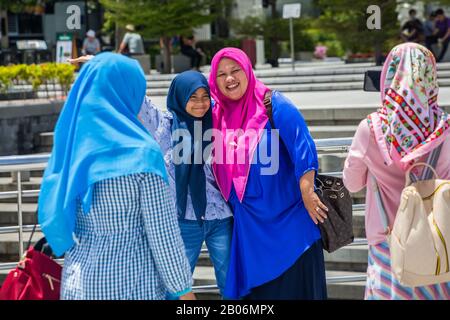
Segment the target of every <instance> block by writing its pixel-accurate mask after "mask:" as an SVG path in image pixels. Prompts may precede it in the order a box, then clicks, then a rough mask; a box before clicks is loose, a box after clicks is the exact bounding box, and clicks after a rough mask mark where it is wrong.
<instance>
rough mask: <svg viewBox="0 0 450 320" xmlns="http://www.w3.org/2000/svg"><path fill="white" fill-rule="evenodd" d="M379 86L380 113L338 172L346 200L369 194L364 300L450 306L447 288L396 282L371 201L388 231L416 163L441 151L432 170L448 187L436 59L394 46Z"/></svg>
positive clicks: (364, 125) (448, 125) (447, 119)
mask: <svg viewBox="0 0 450 320" xmlns="http://www.w3.org/2000/svg"><path fill="white" fill-rule="evenodd" d="M411 84H412V85H411ZM380 85H381V90H380V91H381V107H380V108H379V109H378V111H377V112H374V113H372V114H370V115H369V116H368V118H366V119H363V120H362V121H361V123H360V124H359V126H358V129H357V130H356V133H355V137H354V138H353V142H352V145H351V148H350V151H349V154H348V157H347V159H346V161H345V166H344V172H343V179H344V184H345V186H346V187H347V189H348V190H349V191H350V192H359V191H360V190H362V189H363V188H364V187H366V188H367V189H366V212H365V217H366V219H365V220H366V234H367V241H368V243H369V260H368V268H367V283H366V292H365V299H368V300H380V299H383V300H384V299H386V300H391V299H395V300H397V299H404V300H416V299H418V300H419V299H420V300H425V299H430V300H431V299H443V300H449V299H450V283H440V284H436V285H428V286H423V287H406V286H403V285H401V284H400V283H399V281H398V280H397V279H396V278H395V277H394V275H393V273H392V271H391V258H390V249H389V244H388V242H387V240H386V230H385V227H384V226H383V223H382V221H383V220H382V217H381V212H380V210H379V205H378V202H377V196H376V195H375V190H376V189H375V188H378V189H379V192H380V196H381V199H382V202H383V205H384V209H385V211H386V215H387V218H388V226H389V228H390V230H392V227H393V224H394V220H395V215H396V213H397V210H398V207H399V204H400V197H401V193H402V190H403V188H404V187H405V172H406V171H407V170H408V169H409V168H410V167H411V166H412V165H413V164H414V163H417V162H427V159H428V157H429V154H430V153H431V152H432V151H433V150H435V149H436V148H438V147H439V146H442V149H441V154H440V157H439V158H438V161H437V165H436V167H435V169H436V171H437V174H438V176H439V177H440V178H441V179H450V157H449V156H448V155H449V154H450V115H449V114H448V113H446V112H445V111H444V110H443V109H442V108H441V107H439V105H438V103H437V100H438V99H437V98H438V91H439V88H438V82H437V72H436V62H435V59H434V56H433V54H432V53H431V52H430V51H429V50H428V49H426V48H425V47H423V46H421V45H419V44H416V43H405V44H401V45H398V46H396V47H395V48H393V49H392V50H391V52H390V54H389V56H388V57H387V59H386V62H385V64H384V67H383V70H382V73H381V78H380ZM418 169H420V170H422V169H421V168H418ZM413 171H415V172H414V173H415V174H416V175H420V174H421V172H420V171H419V172H418V171H417V170H415V169H413ZM374 180H375V181H376V184H377V185H378V187H377V186H376V185H375V183H374Z"/></svg>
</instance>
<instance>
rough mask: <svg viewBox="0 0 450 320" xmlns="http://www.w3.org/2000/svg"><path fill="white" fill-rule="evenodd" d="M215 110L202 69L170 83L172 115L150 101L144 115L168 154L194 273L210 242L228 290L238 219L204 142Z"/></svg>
mask: <svg viewBox="0 0 450 320" xmlns="http://www.w3.org/2000/svg"><path fill="white" fill-rule="evenodd" d="M211 107H212V102H211V98H210V94H209V86H208V82H207V80H206V78H205V77H204V76H203V75H202V74H201V73H199V72H197V71H186V72H183V73H180V74H179V75H177V76H176V77H175V78H174V79H173V81H172V83H171V85H170V89H169V93H168V95H167V109H168V112H161V111H159V110H158V108H157V107H156V106H154V105H153V104H152V103H151V101H150V99H149V98H148V97H147V98H146V99H145V101H144V104H143V106H142V110H141V112H140V114H139V117H140V118H141V120H142V122H143V124H144V126H145V127H146V128H147V129H148V130H149V132H150V133H151V134H152V135H153V136H154V138H155V140H156V141H157V142H158V143H159V145H160V147H161V150H162V153H163V155H164V160H165V164H166V168H167V172H168V178H169V184H170V186H171V190H172V195H173V198H174V199H175V201H176V204H177V212H178V223H179V226H180V230H181V236H182V238H183V241H184V245H185V249H186V254H187V257H188V259H189V262H190V265H191V271H192V272H193V271H194V268H195V265H196V263H197V260H198V257H199V255H200V251H201V248H202V244H203V242H205V243H206V246H207V247H208V251H209V254H210V258H211V260H212V262H213V265H214V270H215V275H216V279H217V285H218V287H219V289H220V291H221V292H223V289H224V287H225V280H226V274H227V271H228V262H229V255H230V244H231V233H232V226H233V218H232V212H231V210H230V208H229V206H228V205H227V204H226V202H225V201H224V199H223V198H222V196H221V194H220V191H219V189H218V186H217V184H216V181H215V179H214V175H213V173H212V170H211V167H210V162H209V161H210V158H208V150H209V149H208V144H209V143H210V142H209V141H208V139H207V138H205V139H203V138H204V134H205V133H207V130H209V129H211V128H212V110H211Z"/></svg>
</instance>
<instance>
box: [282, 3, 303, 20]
mask: <svg viewBox="0 0 450 320" xmlns="http://www.w3.org/2000/svg"><path fill="white" fill-rule="evenodd" d="M301 9H302V4H301V3H291V4H285V5H284V6H283V19H290V18H300V12H301Z"/></svg>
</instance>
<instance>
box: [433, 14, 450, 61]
mask: <svg viewBox="0 0 450 320" xmlns="http://www.w3.org/2000/svg"><path fill="white" fill-rule="evenodd" d="M436 28H437V29H438V30H439V31H438V33H437V37H438V44H439V46H440V47H441V52H440V53H439V56H438V58H437V59H436V61H437V62H441V61H442V60H443V59H444V57H445V54H446V53H447V49H448V43H449V41H450V18H448V17H446V16H445V13H444V10H442V9H437V10H436Z"/></svg>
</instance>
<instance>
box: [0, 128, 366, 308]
mask: <svg viewBox="0 0 450 320" xmlns="http://www.w3.org/2000/svg"><path fill="white" fill-rule="evenodd" d="M43 137H44V138H43V139H44V140H45V139H50V137H52V135H44V136H43ZM46 143H47V142H46ZM48 146H51V143H50V142H49V143H48V145H47V146H43V147H48ZM327 157H334V158H327ZM319 159H320V160H319V161H320V162H321V163H322V164H323V167H324V168H325V169H326V168H328V169H333V168H339V167H340V168H342V167H341V165H342V163H343V161H344V159H345V158H344V156H343V155H321V156H320V157H319ZM338 170H341V169H338ZM42 173H43V172H42V171H36V172H32V174H31V175H30V181H28V182H24V183H23V186H24V189H27V190H37V189H39V188H40V183H41V181H42V178H41V177H42ZM16 189H17V184H16V183H15V182H12V178H11V175H10V174H9V175H8V174H4V173H3V174H1V175H0V190H1V191H11V190H16ZM353 198H354V202H355V203H364V192H360V193H358V194H354V195H353ZM24 202H25V203H24V205H23V223H24V224H30V225H31V224H34V223H35V222H36V214H35V212H36V207H37V204H36V202H37V199H36V198H24ZM17 222H18V217H17V204H16V201H15V200H8V201H7V200H1V201H0V226H12V225H17ZM353 223H354V234H355V237H356V238H364V237H365V230H364V212H363V211H355V212H354V215H353ZM29 236H30V233H29V232H25V233H24V246H26V244H27V242H28V239H29ZM41 236H42V233H40V232H37V233H36V234H35V236H34V238H33V240H34V241H36V240H38V239H39V238H40V237H41ZM18 248H19V241H18V234H17V233H14V234H0V262H16V261H18V260H19V255H18V251H19V250H18ZM324 255H325V262H326V270H327V277H335V276H355V275H364V274H365V269H366V267H367V246H366V245H358V246H347V247H345V248H342V249H340V250H338V251H336V252H334V253H332V254H328V253H327V252H324ZM6 275H7V271H1V270H0V284H1V283H2V282H3V280H4V278H5V277H6ZM213 284H215V277H214V270H213V267H212V264H211V261H210V259H209V255H208V253H202V254H201V256H200V258H199V261H198V264H197V267H196V270H195V272H194V285H195V286H202V285H213ZM364 285H365V282H364V281H357V282H347V283H331V284H328V295H329V298H330V299H363V297H364ZM198 298H199V299H220V295H219V293H218V290H213V291H211V290H203V291H200V292H199V293H198Z"/></svg>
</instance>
